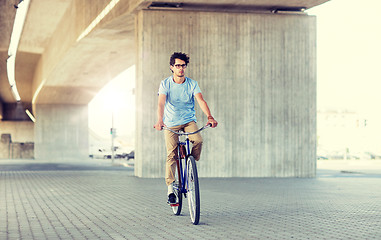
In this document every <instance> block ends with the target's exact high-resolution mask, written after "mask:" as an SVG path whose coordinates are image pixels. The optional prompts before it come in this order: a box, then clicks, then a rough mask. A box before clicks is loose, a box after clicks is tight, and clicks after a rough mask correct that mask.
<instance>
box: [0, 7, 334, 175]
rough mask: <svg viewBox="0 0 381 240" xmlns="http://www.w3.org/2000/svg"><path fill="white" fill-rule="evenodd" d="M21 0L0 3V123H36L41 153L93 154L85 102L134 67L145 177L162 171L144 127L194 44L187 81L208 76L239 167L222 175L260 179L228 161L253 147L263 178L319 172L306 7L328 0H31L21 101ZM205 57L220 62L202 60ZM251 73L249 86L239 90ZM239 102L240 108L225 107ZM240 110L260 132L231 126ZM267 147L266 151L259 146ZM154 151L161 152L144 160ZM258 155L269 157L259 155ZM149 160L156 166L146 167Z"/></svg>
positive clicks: (311, 32)
mask: <svg viewBox="0 0 381 240" xmlns="http://www.w3.org/2000/svg"><path fill="white" fill-rule="evenodd" d="M19 2H20V1H19V0H7V1H5V0H1V1H0V9H1V11H0V32H1V34H0V119H2V122H8V123H9V122H12V123H13V124H14V125H15V126H17V125H18V124H24V123H22V122H28V124H30V128H31V129H32V130H31V131H33V132H34V134H33V136H34V137H33V142H34V143H35V157H36V158H57V159H64V158H65V157H69V158H79V157H85V156H86V155H87V154H88V150H87V149H88V139H87V135H88V130H87V129H88V126H87V104H88V103H89V102H90V101H91V99H92V98H93V97H94V96H95V95H96V93H97V92H98V91H99V90H100V89H101V88H102V87H103V86H105V84H106V83H108V82H109V81H110V80H112V79H113V78H114V77H115V76H116V75H118V74H119V73H120V72H122V71H123V70H125V69H127V68H129V67H130V66H132V65H136V66H137V82H136V86H137V89H136V97H137V136H136V140H137V146H136V154H137V155H136V158H137V160H136V161H137V167H136V174H137V175H138V176H148V177H149V176H156V175H161V174H162V172H161V171H162V169H163V167H162V166H163V163H162V162H160V163H159V162H157V161H155V162H154V163H152V160H153V159H154V158H155V157H154V156H157V155H158V154H164V152H163V148H162V147H163V146H162V145H163V144H162V143H160V142H161V141H162V138H161V137H162V136H161V135H160V136H158V134H157V133H151V132H149V133H148V135H147V134H145V133H146V131H148V130H144V129H147V128H148V127H150V126H151V125H152V123H153V122H154V121H155V118H156V114H155V106H156V96H155V92H156V91H157V89H156V88H157V87H158V84H159V82H160V80H161V79H162V78H163V77H165V76H166V75H167V74H168V66H167V62H168V58H169V55H170V54H171V52H173V51H186V52H189V54H190V56H191V68H190V70H189V75H190V77H192V78H195V80H198V81H203V82H200V85H201V86H203V87H204V89H202V90H203V92H204V93H205V95H206V97H207V98H208V95H209V100H208V99H207V100H208V103H209V104H210V105H211V106H215V107H214V109H212V110H214V112H215V113H217V114H218V116H216V117H218V118H219V119H220V121H221V122H222V124H221V125H222V127H221V128H220V129H221V130H220V131H219V132H217V131H216V134H213V138H214V139H215V140H212V139H210V140H209V139H208V137H206V140H207V141H209V142H210V143H211V144H219V148H220V150H221V149H225V150H223V151H222V153H225V155H226V156H228V157H226V159H225V160H223V162H224V166H225V167H229V168H231V169H230V170H229V171H227V172H228V173H226V171H223V172H224V173H223V174H221V175H223V176H235V175H240V174H241V175H248V176H255V175H260V174H258V173H257V172H255V171H254V172H253V171H251V172H250V171H249V172H245V173H244V174H242V171H241V170H240V168H239V167H238V168H237V169H236V167H235V165H234V164H233V163H232V162H231V161H233V160H232V156H233V155H234V154H236V153H237V151H239V152H241V151H244V152H245V154H243V155H242V156H240V158H247V157H249V155H250V154H254V156H255V157H254V158H255V159H258V160H257V162H258V164H262V163H263V166H260V167H259V168H262V169H263V168H264V169H267V170H266V171H267V173H265V174H263V175H266V176H270V175H279V176H283V175H284V176H286V175H290V176H296V175H305V176H310V175H313V174H314V173H313V168H314V165H313V164H312V163H311V162H312V160H311V159H310V158H313V157H314V154H315V152H314V151H313V150H312V149H313V148H314V147H315V146H314V144H315V140H313V138H314V137H316V134H315V133H313V131H314V129H315V128H314V124H315V118H314V113H312V112H314V111H315V110H316V109H315V105H316V103H315V99H314V98H315V95H314V94H315V91H316V87H315V84H316V77H315V76H314V74H315V66H314V64H315V57H316V56H315V53H314V51H315V44H316V43H315V37H316V36H315V20H314V17H310V16H308V15H306V14H304V13H303V11H304V10H306V9H309V8H311V7H314V6H317V5H320V4H322V3H324V2H327V0H318V1H316V0H275V1H267V0H245V1H244V0H210V1H208V2H207V3H205V1H202V0H189V1H172V0H170V1H145V0H112V1H110V0H99V1H77V0H31V3H30V6H29V10H28V14H27V17H26V20H25V25H24V28H23V32H22V35H21V39H20V44H19V47H18V51H17V57H16V66H15V82H16V86H17V89H18V92H19V94H20V98H21V101H20V102H19V103H16V100H15V98H14V96H13V94H12V91H11V87H10V85H9V82H8V77H7V64H6V60H7V58H8V57H9V56H8V48H9V43H10V38H11V33H12V29H13V23H14V19H15V14H16V9H17V8H16V7H15V6H17V4H19ZM269 3H271V4H269ZM211 51H212V52H211ZM275 51H277V52H275ZM290 60H292V61H293V64H291V63H290ZM192 61H193V62H192ZM164 63H165V64H164ZM206 64H211V66H213V69H212V70H210V69H207V68H205V67H204V66H205V65H206ZM237 66H241V68H239V67H237ZM271 66H273V67H274V66H275V67H277V68H278V70H277V69H274V68H273V67H271ZM279 69H280V70H279ZM303 69H304V70H303ZM254 70H255V71H256V72H255V73H254V72H253V71H254ZM221 74H222V75H221ZM242 76H243V77H244V78H246V79H245V80H246V81H249V83H247V84H249V85H245V86H241V87H237V86H235V83H237V82H239V81H241V80H242ZM247 77H248V78H251V80H248V79H247ZM276 79H278V80H276ZM233 83H234V84H233ZM265 83H266V84H267V85H266V84H265ZM221 86H225V87H226V88H227V89H225V88H224V87H221ZM300 87H302V89H301V90H300ZM241 88H242V89H241ZM259 88H261V89H259ZM291 88H293V89H294V88H296V89H297V90H292V89H291ZM232 89H237V90H235V92H234V91H232ZM229 90H230V91H229ZM248 90H250V91H248ZM283 90H284V92H283V93H282V91H283ZM252 93H253V94H254V93H255V94H256V96H257V98H256V96H255V95H252ZM264 93H266V94H267V95H266V96H267V97H268V98H266V96H264V95H263V94H264ZM242 94H244V95H245V97H244V98H242ZM259 94H262V95H263V98H262V99H259V98H258V95H259ZM246 95H247V96H246ZM226 96H227V97H229V98H231V99H226ZM279 96H281V97H282V96H283V97H284V98H285V99H291V100H288V102H287V104H293V105H294V106H295V105H296V106H299V105H300V106H299V108H298V109H294V108H286V106H285V103H284V102H283V103H282V102H281V101H283V100H284V99H283V100H282V99H281V100H280V101H279V102H277V97H279ZM291 96H294V97H295V98H294V99H293V98H292V97H291ZM233 100H234V101H235V104H238V105H240V106H242V107H239V108H236V106H234V105H232V106H226V104H228V105H229V104H230V105H231V104H232V101H233ZM226 101H228V102H226ZM234 101H233V102H234ZM240 101H242V102H240ZM303 101H304V103H303V104H302V102H303ZM249 103H252V104H249ZM20 106H21V107H20ZM20 109H21V110H20ZM26 109H29V110H30V111H31V112H32V113H33V114H34V116H35V118H36V122H35V123H32V122H30V120H29V117H28V116H27V115H26V114H25V110H26ZM233 110H234V111H233ZM237 111H240V112H239V113H238V112H237ZM237 114H238V115H240V116H243V117H242V118H241V120H243V122H241V123H242V124H243V125H242V126H241V127H244V128H250V129H256V130H258V131H262V133H258V132H256V133H250V134H249V136H247V135H242V134H241V133H240V134H239V136H238V135H236V134H234V133H235V132H237V131H246V130H243V129H240V130H238V129H232V128H233V127H234V126H233V125H232V124H236V125H237V120H235V119H234V117H236V116H237ZM266 117H268V119H265V118H266ZM143 119H144V121H143ZM199 119H200V120H201V121H202V120H203V117H202V116H201V115H200V116H199ZM297 119H300V122H298V121H297ZM224 122H225V123H224ZM265 122H267V123H268V124H267V125H266V124H265ZM282 122H283V123H284V122H286V123H287V126H290V125H295V126H296V125H298V124H300V125H301V126H302V127H301V129H302V130H300V129H294V130H295V131H296V132H297V133H295V132H288V131H287V130H286V129H285V127H280V126H279V125H280V124H281V123H282ZM299 127H300V126H299ZM16 128H17V127H16ZM0 129H1V128H0ZM266 129H267V130H268V131H267V130H266ZM288 129H293V128H290V127H288ZM279 130H280V131H282V132H283V133H282V134H281V135H277V134H278V133H276V132H278V131H279ZM263 131H265V133H263ZM305 131H307V132H308V131H312V132H311V133H309V134H307V138H306V139H304V138H303V139H304V140H307V141H308V142H309V144H310V145H311V147H308V148H306V149H307V150H306V151H305V152H303V151H302V152H303V153H306V154H307V156H305V158H306V159H308V160H306V162H307V165H308V167H306V170H300V172H303V171H304V172H306V173H303V174H301V173H299V172H298V171H299V170H298V171H296V170H295V168H298V169H299V167H300V166H302V165H303V164H304V163H303V164H302V165H300V166H299V165H298V164H295V162H298V161H303V160H301V159H297V160H295V159H292V158H295V156H297V154H298V151H300V149H302V148H303V147H302V146H300V144H301V143H299V142H300V141H303V139H300V136H302V135H303V134H306V132H305ZM2 133H3V131H2ZM154 134H156V135H154ZM293 134H295V135H293ZM291 135H292V136H291ZM241 136H242V137H244V138H247V139H246V140H245V141H244V145H245V146H242V145H237V146H236V145H235V144H233V143H232V141H233V140H234V141H238V142H240V141H241V142H242V139H241ZM255 136H258V137H255ZM285 137H286V138H285ZM147 138H150V139H152V140H153V141H156V142H158V143H157V145H156V144H154V146H152V147H151V148H152V149H148V148H147V147H146V146H144V144H143V142H144V141H147V140H148V139H147ZM210 138H212V137H210ZM279 138H280V139H279ZM282 138H283V139H282ZM285 139H286V140H285ZM246 141H247V143H246ZM250 144H254V145H255V144H256V147H254V148H252V147H251V145H250ZM274 144H275V145H274ZM246 145H247V146H246ZM279 146H280V147H279ZM264 147H265V148H264ZM271 147H276V148H277V149H278V150H276V151H275V152H277V151H278V152H279V153H275V155H274V154H271V153H270V152H271V150H270V149H269V148H271ZM248 148H251V149H252V150H250V151H248V150H247V149H248ZM261 148H262V149H267V150H262V151H259V150H260V149H261ZM290 148H292V149H290ZM147 150H148V152H150V151H151V152H152V151H156V153H154V154H153V156H150V155H149V156H143V154H142V153H143V152H145V153H146V152H147ZM256 150H257V151H256ZM205 151H206V152H207V151H209V152H210V154H209V155H206V157H209V158H214V157H215V156H217V154H218V153H216V152H214V151H213V150H212V149H211V147H208V146H206V149H205ZM253 151H256V152H257V153H254V152H253ZM233 153H234V154H233ZM266 154H267V155H266ZM259 155H261V156H259ZM252 157H253V156H252ZM261 157H264V158H265V160H263V162H262V163H260V162H261V161H260V160H259V158H261ZM228 158H229V159H230V160H229V159H228ZM273 158H280V159H278V160H276V159H273ZM160 160H162V159H160ZM313 160H315V159H313ZM234 161H238V160H234ZM239 161H241V160H239ZM242 161H250V160H249V159H245V160H242ZM149 162H150V163H152V165H150V164H148V165H147V164H146V163H149ZM144 164H146V166H147V167H143V166H144ZM274 164H275V165H274ZM287 164H288V165H293V166H295V165H298V166H297V167H292V166H291V167H290V168H293V169H294V170H292V171H291V173H290V171H288V170H287V171H286V172H287V173H284V174H281V173H279V172H280V171H285V170H284V168H283V167H282V166H283V165H287ZM238 165H239V164H238ZM267 165H269V166H267ZM213 166H214V165H213V164H212V165H210V166H209V165H208V166H204V168H205V169H209V168H211V167H213ZM257 166H258V165H257ZM303 166H304V165H303ZM201 167H203V166H201ZM253 168H254V166H253ZM277 168H280V169H281V170H279V169H278V170H277ZM158 169H159V170H158ZM274 169H275V170H274ZM208 171H209V172H208ZM208 171H205V172H207V175H210V176H212V175H214V176H215V175H218V173H216V172H213V171H211V170H208Z"/></svg>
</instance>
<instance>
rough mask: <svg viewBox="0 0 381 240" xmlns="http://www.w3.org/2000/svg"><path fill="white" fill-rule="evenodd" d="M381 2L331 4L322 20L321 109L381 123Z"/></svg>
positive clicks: (321, 11)
mask: <svg viewBox="0 0 381 240" xmlns="http://www.w3.org/2000/svg"><path fill="white" fill-rule="evenodd" d="M380 7H381V1H379V0H361V1H360V0H331V1H329V2H327V3H325V4H322V5H320V6H317V7H315V8H312V9H311V10H309V11H308V13H309V14H310V15H316V16H317V105H318V108H320V109H324V108H335V109H337V108H340V109H347V110H351V111H356V112H359V113H361V114H364V115H367V116H368V117H370V118H379V114H378V109H379V106H378V105H379V103H380V102H381V94H379V90H380V89H381V81H380V80H381V77H380V74H379V68H380V59H379V58H380V56H381V44H380V43H381V16H380V13H379V9H380Z"/></svg>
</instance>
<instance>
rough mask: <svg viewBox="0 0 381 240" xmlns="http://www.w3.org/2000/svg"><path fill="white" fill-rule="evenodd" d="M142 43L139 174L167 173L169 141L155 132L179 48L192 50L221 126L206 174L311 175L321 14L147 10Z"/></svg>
mask: <svg viewBox="0 0 381 240" xmlns="http://www.w3.org/2000/svg"><path fill="white" fill-rule="evenodd" d="M137 42H138V53H137V56H138V59H137V60H138V61H137V83H136V97H137V101H136V102H137V129H136V133H137V134H136V155H135V157H136V159H135V174H136V175H137V176H140V177H163V176H164V169H165V167H164V166H165V147H164V138H163V134H162V133H160V132H157V131H154V130H153V128H152V126H153V124H154V123H155V121H156V107H157V91H158V87H159V83H160V81H161V80H162V79H164V78H165V77H167V76H169V75H171V72H170V71H169V57H170V55H171V54H172V53H173V52H174V51H182V52H186V53H188V54H189V56H190V65H189V67H188V69H187V76H188V77H191V78H193V79H194V80H196V81H198V83H199V85H200V87H201V91H202V92H203V95H204V97H205V99H206V101H207V102H208V104H209V106H210V108H211V111H212V114H213V115H214V117H215V118H216V119H217V120H218V121H219V123H220V125H219V127H218V128H217V129H208V130H207V131H205V132H203V137H204V140H205V144H204V149H203V153H202V156H201V160H200V162H199V164H198V167H199V175H200V176H201V177H314V176H315V173H316V53H315V52H316V20H315V17H311V16H307V15H281V14H253V13H218V12H180V11H150V10H144V11H140V12H139V13H138V15H137ZM196 111H198V115H197V116H198V119H199V123H198V124H199V127H200V126H202V125H203V124H205V123H206V118H205V116H203V114H202V112H201V110H200V109H199V108H198V106H197V108H196Z"/></svg>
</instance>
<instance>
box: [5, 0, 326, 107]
mask: <svg viewBox="0 0 381 240" xmlns="http://www.w3.org/2000/svg"><path fill="white" fill-rule="evenodd" d="M327 1H328V0H272V1H269V0H208V1H207V4H205V0H187V1H172V0H167V1H154V2H152V1H144V0H120V1H119V3H118V4H117V5H116V7H115V8H114V9H113V10H112V11H111V12H110V13H109V14H108V15H107V16H106V18H105V19H103V20H102V21H101V23H100V24H98V25H97V27H96V28H95V29H94V30H93V31H92V32H91V33H90V34H89V35H87V36H86V37H85V38H83V39H82V40H80V41H76V39H77V38H78V36H79V35H80V34H81V32H82V31H83V30H84V29H85V28H86V27H87V26H88V25H89V24H90V23H91V21H92V20H93V19H95V17H96V16H97V15H98V14H99V13H100V12H101V11H102V10H103V9H104V7H105V6H106V5H107V4H108V3H109V2H110V0H97V1H76V0H32V1H31V4H30V7H29V12H28V15H27V18H26V23H25V26H24V30H23V35H22V38H21V41H20V45H19V50H18V53H17V58H16V84H17V88H18V90H19V93H20V96H21V99H22V101H23V102H27V103H31V102H32V99H33V97H35V98H34V100H35V102H34V103H38V104H43V103H46V104H47V103H71V104H86V103H88V102H89V101H90V100H91V99H92V97H93V96H95V94H96V93H97V92H98V91H99V90H100V89H101V88H102V87H103V86H104V85H105V84H106V83H107V82H108V81H110V80H111V79H112V78H113V77H115V76H116V75H117V74H118V73H120V72H121V71H123V70H124V69H126V68H128V67H129V66H131V65H132V64H134V62H135V43H134V27H135V25H134V12H133V11H135V10H136V9H143V8H147V7H148V6H155V5H156V6H157V5H160V3H161V5H163V4H162V3H169V6H170V5H173V3H182V4H183V5H182V7H184V8H189V9H198V8H204V9H206V10H208V11H212V10H213V9H218V10H226V11H228V10H236V11H237V10H240V9H241V10H242V9H246V10H254V9H260V10H271V9H275V8H300V7H305V8H306V9H308V8H311V7H314V6H317V5H320V4H322V3H324V2H327ZM18 2H19V0H0V9H1V11H0V33H1V34H0V102H6V103H12V102H14V101H15V100H14V98H13V96H12V94H11V90H10V87H9V84H8V79H7V74H6V59H7V57H8V56H7V55H8V54H7V51H8V46H9V41H10V36H11V31H12V28H13V21H14V17H15V8H14V6H13V5H14V4H17V3H18ZM180 5H181V4H180ZM180 5H179V6H180ZM36 92H37V93H36Z"/></svg>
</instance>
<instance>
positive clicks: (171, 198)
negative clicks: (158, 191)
mask: <svg viewBox="0 0 381 240" xmlns="http://www.w3.org/2000/svg"><path fill="white" fill-rule="evenodd" d="M175 203H176V195H175V194H174V193H171V194H169V195H168V204H175Z"/></svg>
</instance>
